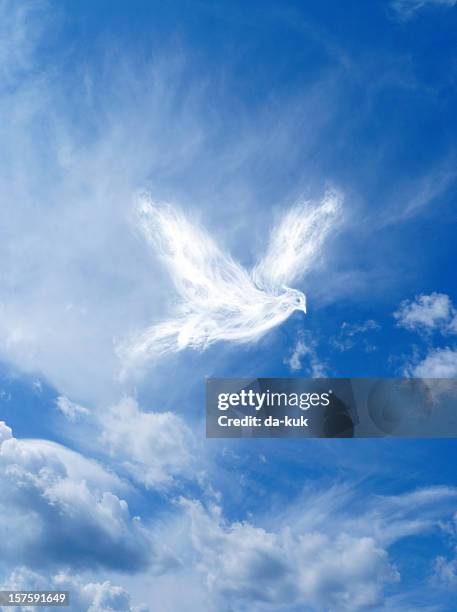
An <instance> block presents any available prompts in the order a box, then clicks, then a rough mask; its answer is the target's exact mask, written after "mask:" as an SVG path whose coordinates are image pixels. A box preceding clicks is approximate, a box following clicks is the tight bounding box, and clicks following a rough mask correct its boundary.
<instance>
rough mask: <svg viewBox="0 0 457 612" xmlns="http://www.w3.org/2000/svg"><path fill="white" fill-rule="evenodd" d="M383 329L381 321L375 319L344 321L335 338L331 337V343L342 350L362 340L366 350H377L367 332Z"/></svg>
mask: <svg viewBox="0 0 457 612" xmlns="http://www.w3.org/2000/svg"><path fill="white" fill-rule="evenodd" d="M380 329H381V326H380V325H379V323H377V322H376V321H374V320H373V319H367V320H366V321H363V322H362V323H348V322H347V321H344V322H343V323H342V324H341V328H340V331H339V333H338V335H337V336H336V337H335V338H332V339H331V343H332V344H333V345H334V346H335V347H336V348H337V349H338V350H340V351H347V350H349V349H351V348H353V347H354V346H356V344H357V343H358V342H362V345H363V347H364V350H365V351H366V352H367V353H368V352H372V351H373V350H376V347H375V345H374V344H373V343H372V342H370V341H369V340H368V338H367V337H366V336H367V334H370V333H371V332H377V331H379V330H380Z"/></svg>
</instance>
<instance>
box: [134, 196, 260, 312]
mask: <svg viewBox="0 0 457 612" xmlns="http://www.w3.org/2000/svg"><path fill="white" fill-rule="evenodd" d="M136 212H137V215H138V221H139V226H140V227H141V229H142V231H143V233H144V235H145V237H146V239H147V240H148V242H149V243H150V244H151V245H152V246H153V248H154V250H155V251H156V253H157V254H158V255H159V257H160V258H161V259H162V261H163V263H164V264H165V266H166V268H167V270H168V272H169V274H170V276H171V278H172V280H173V283H174V285H175V287H176V290H177V292H178V294H179V296H180V297H181V298H182V300H183V304H184V303H185V304H186V305H187V307H188V308H190V309H195V310H206V311H207V310H212V309H215V308H217V307H219V306H221V305H223V304H226V305H230V303H231V302H233V303H234V304H236V303H237V302H238V300H240V299H243V295H244V294H245V292H246V291H248V292H250V291H251V292H252V290H253V289H254V286H253V283H252V280H251V278H250V276H249V274H248V273H247V272H246V270H244V268H242V267H241V266H240V265H239V264H237V263H236V262H235V261H234V260H233V259H232V258H231V257H230V255H228V254H225V253H223V252H222V251H221V249H220V248H219V247H218V245H217V244H216V243H215V242H214V240H213V239H212V238H211V237H210V236H209V235H208V233H207V232H206V231H205V230H204V229H203V228H201V227H199V226H198V225H197V224H196V223H191V222H190V221H189V220H188V219H187V218H186V217H185V215H184V214H183V213H182V212H181V211H179V210H178V209H176V208H175V207H173V206H171V205H170V204H161V203H160V204H157V203H154V202H153V201H152V200H151V199H150V198H149V197H147V196H144V197H142V198H140V201H139V203H138V206H137V209H136Z"/></svg>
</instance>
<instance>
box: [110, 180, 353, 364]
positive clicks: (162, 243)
mask: <svg viewBox="0 0 457 612" xmlns="http://www.w3.org/2000/svg"><path fill="white" fill-rule="evenodd" d="M341 199H342V198H341V195H340V194H338V193H336V192H334V191H331V192H327V193H326V195H325V196H324V198H323V199H322V201H321V202H319V203H318V204H312V203H310V202H306V203H300V204H297V205H296V206H295V207H293V208H292V209H291V210H289V211H288V212H287V213H286V214H285V215H284V217H283V218H282V219H281V221H280V222H279V225H278V227H275V228H273V230H272V232H271V239H270V244H269V247H268V250H267V253H266V255H265V256H264V257H263V259H261V261H259V263H258V264H257V265H256V266H255V267H254V269H253V271H252V274H250V273H249V272H248V271H247V270H246V269H244V268H243V267H242V266H240V265H239V264H238V263H237V262H235V261H234V260H233V259H232V258H231V257H230V256H229V255H226V254H225V253H223V252H222V251H221V249H220V248H219V246H218V245H217V244H216V242H215V241H214V240H213V239H212V238H211V237H210V236H209V234H208V233H207V232H206V231H205V230H204V229H203V228H199V227H198V226H197V225H196V224H195V223H191V222H190V221H189V220H188V219H187V218H186V216H185V215H184V214H183V213H182V212H180V211H179V210H177V209H176V208H175V207H173V206H171V205H169V204H159V203H156V202H153V201H152V200H151V198H150V197H149V196H148V195H142V196H141V197H140V199H139V203H138V206H137V211H136V212H137V217H138V223H139V226H140V227H141V229H142V231H143V233H144V235H145V237H146V239H147V241H148V242H149V243H150V244H151V245H152V246H153V247H154V249H155V250H156V252H157V253H158V255H159V256H160V257H161V259H162V261H163V262H164V264H165V266H166V267H167V270H168V272H169V274H170V276H171V278H172V279H173V282H174V285H175V288H176V291H177V293H178V296H179V298H178V300H179V301H178V304H177V307H176V311H175V316H174V317H173V318H172V319H169V320H167V321H164V322H162V323H158V324H156V325H153V326H151V327H149V328H148V329H147V330H146V331H144V332H142V333H141V334H139V335H138V336H137V337H136V338H134V339H133V340H131V341H130V342H128V343H127V344H125V345H121V347H120V350H119V353H120V356H121V358H122V359H123V361H124V364H125V366H126V367H127V368H128V367H131V365H132V364H133V365H137V364H138V361H139V360H140V361H143V360H145V359H147V358H148V357H152V356H156V357H157V356H160V355H163V354H164V353H167V352H172V351H180V350H182V349H184V348H186V347H190V348H200V349H201V348H205V347H207V346H208V345H209V344H211V343H213V342H216V341H229V342H252V341H254V340H256V339H258V338H259V337H261V336H262V335H263V334H265V333H266V332H267V331H268V330H270V329H271V328H273V327H275V326H276V325H279V324H280V323H282V322H283V321H284V320H285V319H286V318H287V317H288V316H289V315H290V314H292V312H293V311H294V310H303V311H304V312H306V301H305V296H304V295H303V294H302V293H301V292H299V291H297V290H294V289H290V288H289V287H288V286H286V285H289V284H290V283H293V282H294V281H296V280H297V279H298V278H299V277H300V276H302V275H303V274H304V273H305V272H306V271H307V270H308V269H309V268H310V267H311V265H312V263H313V262H314V260H315V259H316V257H317V255H318V253H319V251H320V249H321V247H322V245H323V243H324V241H325V238H326V237H327V234H328V233H329V232H330V230H331V229H332V228H333V227H334V225H335V222H336V218H337V215H338V213H339V211H340V208H341Z"/></svg>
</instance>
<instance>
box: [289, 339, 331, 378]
mask: <svg viewBox="0 0 457 612" xmlns="http://www.w3.org/2000/svg"><path fill="white" fill-rule="evenodd" d="M284 363H285V364H286V365H287V366H289V368H290V369H291V370H292V372H298V371H299V370H302V371H303V370H304V371H308V372H309V374H310V376H312V377H313V378H322V377H325V376H327V375H328V366H327V364H326V363H324V362H322V361H321V360H320V359H319V356H318V354H317V341H316V340H314V339H313V338H312V336H311V334H310V333H305V332H300V333H299V335H298V338H297V341H296V343H295V346H294V347H293V348H292V351H291V353H290V354H289V356H288V357H286V358H285V359H284Z"/></svg>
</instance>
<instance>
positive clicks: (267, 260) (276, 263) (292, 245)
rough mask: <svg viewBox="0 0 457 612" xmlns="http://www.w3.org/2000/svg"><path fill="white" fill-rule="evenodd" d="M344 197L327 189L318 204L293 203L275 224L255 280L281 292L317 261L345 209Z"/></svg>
mask: <svg viewBox="0 0 457 612" xmlns="http://www.w3.org/2000/svg"><path fill="white" fill-rule="evenodd" d="M341 204H342V196H341V194H340V193H338V192H337V191H333V190H332V191H327V192H326V193H325V196H324V198H323V199H322V201H321V202H320V203H319V204H318V205H315V204H314V205H313V203H311V202H302V203H299V204H296V205H295V206H293V207H292V208H291V209H290V210H289V211H288V212H287V213H286V214H285V216H284V217H283V219H282V220H281V222H280V224H279V225H278V226H277V227H274V228H273V230H272V232H271V234H270V240H269V244H268V248H267V252H266V253H265V256H264V257H263V258H262V259H261V260H260V261H259V262H258V263H257V265H256V266H255V267H254V269H253V270H252V277H253V279H254V281H255V283H256V284H257V285H258V286H259V287H262V288H264V289H266V290H269V291H278V290H279V289H280V288H281V287H283V286H285V285H290V284H293V283H294V281H296V280H297V279H298V278H300V277H301V276H303V275H304V274H305V273H306V272H307V271H308V270H309V269H310V267H311V265H312V264H313V262H314V261H315V259H316V257H317V255H318V254H319V251H320V249H321V247H322V245H323V243H324V241H325V239H326V237H327V235H328V233H329V232H330V230H331V229H332V228H333V227H334V225H335V222H336V220H337V218H338V215H339V214H340V211H341Z"/></svg>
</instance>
